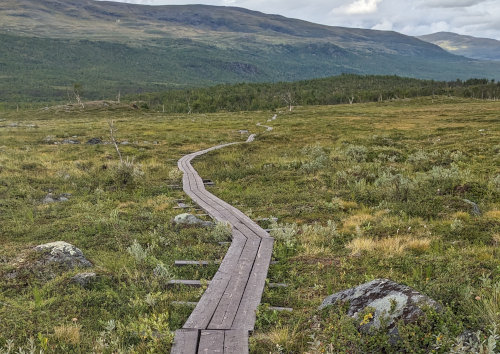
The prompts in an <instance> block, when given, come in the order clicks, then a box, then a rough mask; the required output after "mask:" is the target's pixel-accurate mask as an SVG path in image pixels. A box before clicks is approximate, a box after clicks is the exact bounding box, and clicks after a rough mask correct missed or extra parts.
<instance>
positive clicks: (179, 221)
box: [173, 213, 212, 226]
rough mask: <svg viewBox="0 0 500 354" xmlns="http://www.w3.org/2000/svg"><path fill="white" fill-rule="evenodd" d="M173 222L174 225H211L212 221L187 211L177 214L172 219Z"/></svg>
mask: <svg viewBox="0 0 500 354" xmlns="http://www.w3.org/2000/svg"><path fill="white" fill-rule="evenodd" d="M173 222H174V224H176V225H187V226H211V225H212V223H211V222H210V221H204V220H201V219H200V218H197V217H196V216H194V215H192V214H188V213H184V214H179V215H177V216H176V217H175V218H174V220H173Z"/></svg>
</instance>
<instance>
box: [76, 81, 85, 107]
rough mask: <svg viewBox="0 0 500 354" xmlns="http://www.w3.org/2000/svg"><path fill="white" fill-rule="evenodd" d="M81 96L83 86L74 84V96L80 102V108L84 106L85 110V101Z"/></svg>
mask: <svg viewBox="0 0 500 354" xmlns="http://www.w3.org/2000/svg"><path fill="white" fill-rule="evenodd" d="M81 94H82V85H81V84H78V83H77V84H74V85H73V95H74V96H75V99H76V102H78V104H79V105H80V106H82V108H85V105H84V104H83V101H82V98H81Z"/></svg>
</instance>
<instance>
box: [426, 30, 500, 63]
mask: <svg viewBox="0 0 500 354" xmlns="http://www.w3.org/2000/svg"><path fill="white" fill-rule="evenodd" d="M418 38H419V39H421V40H423V41H426V42H429V43H433V44H436V45H438V46H440V47H441V48H443V49H445V50H447V51H448V52H450V53H453V54H457V55H463V56H465V57H468V58H473V59H481V60H500V41H497V40H496V39H491V38H478V37H472V36H463V35H460V34H457V33H451V32H437V33H432V34H428V35H425V36H420V37H418Z"/></svg>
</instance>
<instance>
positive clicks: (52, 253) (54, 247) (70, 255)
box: [35, 241, 92, 269]
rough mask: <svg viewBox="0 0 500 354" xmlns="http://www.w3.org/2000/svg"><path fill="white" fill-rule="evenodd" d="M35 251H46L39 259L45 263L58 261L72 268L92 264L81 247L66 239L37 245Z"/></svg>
mask: <svg viewBox="0 0 500 354" xmlns="http://www.w3.org/2000/svg"><path fill="white" fill-rule="evenodd" d="M35 251H36V252H40V253H44V256H43V257H42V259H40V260H39V261H42V262H43V263H45V264H49V263H58V264H61V265H64V266H65V267H67V268H70V269H71V268H76V267H91V266H92V263H90V261H89V260H88V259H87V258H85V256H84V255H83V252H82V251H81V250H80V249H79V248H77V247H75V246H73V245H72V244H69V243H67V242H64V241H56V242H50V243H46V244H43V245H39V246H36V247H35Z"/></svg>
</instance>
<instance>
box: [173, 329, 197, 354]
mask: <svg viewBox="0 0 500 354" xmlns="http://www.w3.org/2000/svg"><path fill="white" fill-rule="evenodd" d="M198 338H199V331H198V330H197V329H194V330H193V329H179V330H177V331H175V337H174V343H173V345H172V351H171V353H172V354H196V353H197V349H198Z"/></svg>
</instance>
